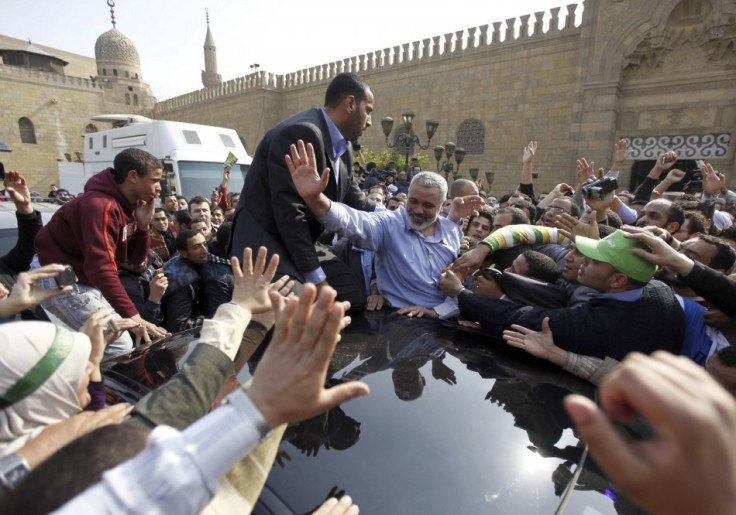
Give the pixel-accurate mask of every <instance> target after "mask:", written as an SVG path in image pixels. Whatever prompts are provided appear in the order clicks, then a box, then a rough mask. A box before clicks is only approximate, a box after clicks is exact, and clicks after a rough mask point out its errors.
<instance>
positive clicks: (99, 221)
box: [36, 168, 151, 318]
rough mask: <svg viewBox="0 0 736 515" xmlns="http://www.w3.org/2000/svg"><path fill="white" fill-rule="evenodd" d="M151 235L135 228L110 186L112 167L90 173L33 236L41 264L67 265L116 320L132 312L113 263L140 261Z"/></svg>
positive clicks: (126, 205)
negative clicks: (107, 305)
mask: <svg viewBox="0 0 736 515" xmlns="http://www.w3.org/2000/svg"><path fill="white" fill-rule="evenodd" d="M150 246H151V237H150V234H149V232H148V231H142V230H141V231H139V230H137V224H136V219H135V205H132V204H131V203H130V202H128V200H127V199H126V198H125V196H124V195H123V192H122V191H121V189H120V187H119V186H118V185H117V184H116V183H115V176H114V174H113V170H112V168H108V169H106V170H103V171H101V172H100V173H98V174H96V175H93V176H92V178H90V179H89V181H87V184H86V185H85V187H84V194H83V195H80V196H78V197H77V198H75V199H74V200H72V201H70V202H67V203H66V204H64V205H63V206H62V207H61V208H60V209H59V210H58V211H57V212H56V213H54V216H53V217H52V218H51V220H50V221H49V222H48V223H47V224H46V226H45V227H44V228H43V229H41V232H40V233H38V236H36V253H37V254H38V259H39V261H40V262H41V264H42V265H47V264H50V263H62V264H68V265H71V267H72V268H73V269H74V273H76V274H77V277H78V278H79V283H80V284H85V285H87V286H93V287H95V288H98V289H99V290H100V291H101V292H102V295H103V296H104V297H105V299H107V301H108V302H109V303H110V304H111V305H112V307H113V308H115V311H117V312H118V313H119V314H120V315H121V316H123V317H126V318H127V317H131V316H134V315H136V314H138V311H137V310H136V308H135V306H134V305H133V302H132V301H131V300H130V298H129V297H128V294H127V293H125V288H123V285H122V284H121V283H120V279H119V278H118V265H117V264H118V263H122V262H124V261H126V260H129V261H131V262H133V263H141V262H143V259H144V258H145V257H146V255H147V254H148V249H149V247H150Z"/></svg>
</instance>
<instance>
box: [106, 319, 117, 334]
mask: <svg viewBox="0 0 736 515" xmlns="http://www.w3.org/2000/svg"><path fill="white" fill-rule="evenodd" d="M106 329H107V330H108V331H112V332H114V333H117V332H118V326H117V325H116V324H115V321H114V320H113V319H110V321H109V322H108V323H107V328H106Z"/></svg>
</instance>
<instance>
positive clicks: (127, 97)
mask: <svg viewBox="0 0 736 515" xmlns="http://www.w3.org/2000/svg"><path fill="white" fill-rule="evenodd" d="M125 105H126V106H129V105H130V93H126V94H125Z"/></svg>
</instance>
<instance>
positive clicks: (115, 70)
mask: <svg viewBox="0 0 736 515" xmlns="http://www.w3.org/2000/svg"><path fill="white" fill-rule="evenodd" d="M112 74H113V75H114V76H115V77H117V76H118V70H117V68H113V69H112Z"/></svg>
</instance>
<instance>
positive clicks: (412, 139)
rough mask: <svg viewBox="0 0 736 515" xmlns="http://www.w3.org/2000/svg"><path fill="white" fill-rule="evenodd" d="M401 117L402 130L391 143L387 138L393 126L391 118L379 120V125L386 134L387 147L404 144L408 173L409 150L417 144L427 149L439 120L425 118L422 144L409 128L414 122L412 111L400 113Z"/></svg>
mask: <svg viewBox="0 0 736 515" xmlns="http://www.w3.org/2000/svg"><path fill="white" fill-rule="evenodd" d="M401 119H402V122H403V125H404V132H403V133H401V134H399V135H398V136H396V140H395V141H394V142H393V143H391V142H390V141H389V140H388V137H389V136H390V135H391V130H392V129H393V127H394V120H393V118H391V117H390V116H387V117H386V118H384V119H383V120H381V127H382V128H383V134H384V135H385V136H386V146H387V147H388V148H394V147H396V146H398V145H399V144H402V145H403V146H404V153H405V155H406V171H407V173H408V172H409V151H410V150H411V147H412V146H413V145H418V146H419V148H420V149H422V150H427V149H428V148H429V142H430V141H431V140H432V136H434V133H435V132H437V127H438V126H439V122H436V121H434V120H427V121H426V122H425V123H426V130H427V144H426V145H422V143H421V142H420V141H419V136H417V135H416V134H414V131H412V130H411V127H412V124H413V122H414V113H412V112H411V111H406V112H404V113H402V114H401Z"/></svg>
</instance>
